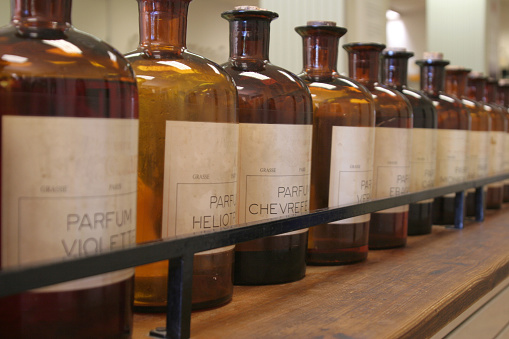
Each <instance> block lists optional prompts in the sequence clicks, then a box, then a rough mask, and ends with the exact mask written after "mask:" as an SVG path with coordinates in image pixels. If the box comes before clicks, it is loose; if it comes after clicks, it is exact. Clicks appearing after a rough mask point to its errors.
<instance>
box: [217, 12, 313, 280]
mask: <svg viewBox="0 0 509 339" xmlns="http://www.w3.org/2000/svg"><path fill="white" fill-rule="evenodd" d="M222 17H223V18H224V19H226V20H228V21H229V23H230V58H229V60H228V62H227V63H225V64H224V65H223V67H224V69H225V70H226V71H227V72H228V73H229V74H230V75H231V76H232V77H233V79H234V80H235V83H236V85H237V90H238V96H239V122H240V133H239V134H240V140H239V149H240V151H239V152H240V161H239V168H240V173H239V188H240V189H239V190H240V194H239V209H238V211H239V213H238V215H239V223H243V222H251V221H258V220H263V219H268V218H273V217H278V216H291V215H297V214H301V213H305V212H307V211H308V210H309V178H310V167H311V133H312V126H311V125H312V123H313V120H312V112H313V108H312V100H311V95H310V93H309V91H308V89H307V87H306V85H305V84H304V83H303V82H302V81H301V80H300V79H299V78H298V77H297V76H296V75H294V74H292V73H290V72H288V71H286V70H284V69H282V68H280V67H278V66H275V65H273V64H271V63H270V61H269V57H268V56H269V29H270V22H271V21H272V20H273V19H275V18H277V17H278V15H277V13H274V12H270V11H267V10H261V9H259V8H257V7H251V6H247V7H239V8H236V9H235V10H231V11H227V12H224V13H223V14H222ZM306 246H307V230H306V229H304V230H300V231H295V232H291V233H285V234H281V235H277V236H271V237H267V238H263V239H258V240H252V241H248V242H245V243H240V244H237V246H236V252H235V270H234V282H235V284H242V285H263V284H277V283H284V282H290V281H295V280H299V279H301V278H303V277H304V275H305V271H306V266H305V259H306V258H305V256H306Z"/></svg>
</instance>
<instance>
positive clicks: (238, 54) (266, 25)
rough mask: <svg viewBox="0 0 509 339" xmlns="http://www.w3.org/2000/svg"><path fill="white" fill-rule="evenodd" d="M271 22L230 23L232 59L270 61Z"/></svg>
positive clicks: (255, 20) (233, 21)
mask: <svg viewBox="0 0 509 339" xmlns="http://www.w3.org/2000/svg"><path fill="white" fill-rule="evenodd" d="M269 42H270V20H266V19H260V20H257V19H245V20H232V21H230V59H232V60H246V59H247V60H257V61H267V62H268V61H269Z"/></svg>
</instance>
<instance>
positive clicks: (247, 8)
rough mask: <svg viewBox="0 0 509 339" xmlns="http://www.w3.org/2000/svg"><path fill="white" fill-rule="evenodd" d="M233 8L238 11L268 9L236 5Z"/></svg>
mask: <svg viewBox="0 0 509 339" xmlns="http://www.w3.org/2000/svg"><path fill="white" fill-rule="evenodd" d="M233 9H234V10H236V11H266V9H263V8H260V7H257V6H235V7H233Z"/></svg>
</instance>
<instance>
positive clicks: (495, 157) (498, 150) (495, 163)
mask: <svg viewBox="0 0 509 339" xmlns="http://www.w3.org/2000/svg"><path fill="white" fill-rule="evenodd" d="M506 135H507V133H506V132H498V131H491V132H490V152H489V173H490V175H497V174H501V173H502V172H503V171H504V158H505V154H504V146H505V138H506ZM503 184H504V183H503V181H499V182H495V183H492V184H490V185H489V187H500V186H502V185H503Z"/></svg>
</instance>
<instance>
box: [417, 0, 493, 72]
mask: <svg viewBox="0 0 509 339" xmlns="http://www.w3.org/2000/svg"><path fill="white" fill-rule="evenodd" d="M487 1H488V0H476V1H468V6H466V5H465V4H466V1H465V0H447V1H444V0H427V1H426V15H427V17H426V20H427V21H426V27H427V32H428V49H429V50H430V51H439V52H443V53H444V58H445V59H446V60H449V61H451V64H454V65H460V66H464V67H468V68H471V69H472V70H474V71H480V72H485V73H486V72H487V71H488V62H487V57H486V52H485V50H486V27H487V26H486V20H487V14H486V13H487Z"/></svg>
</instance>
